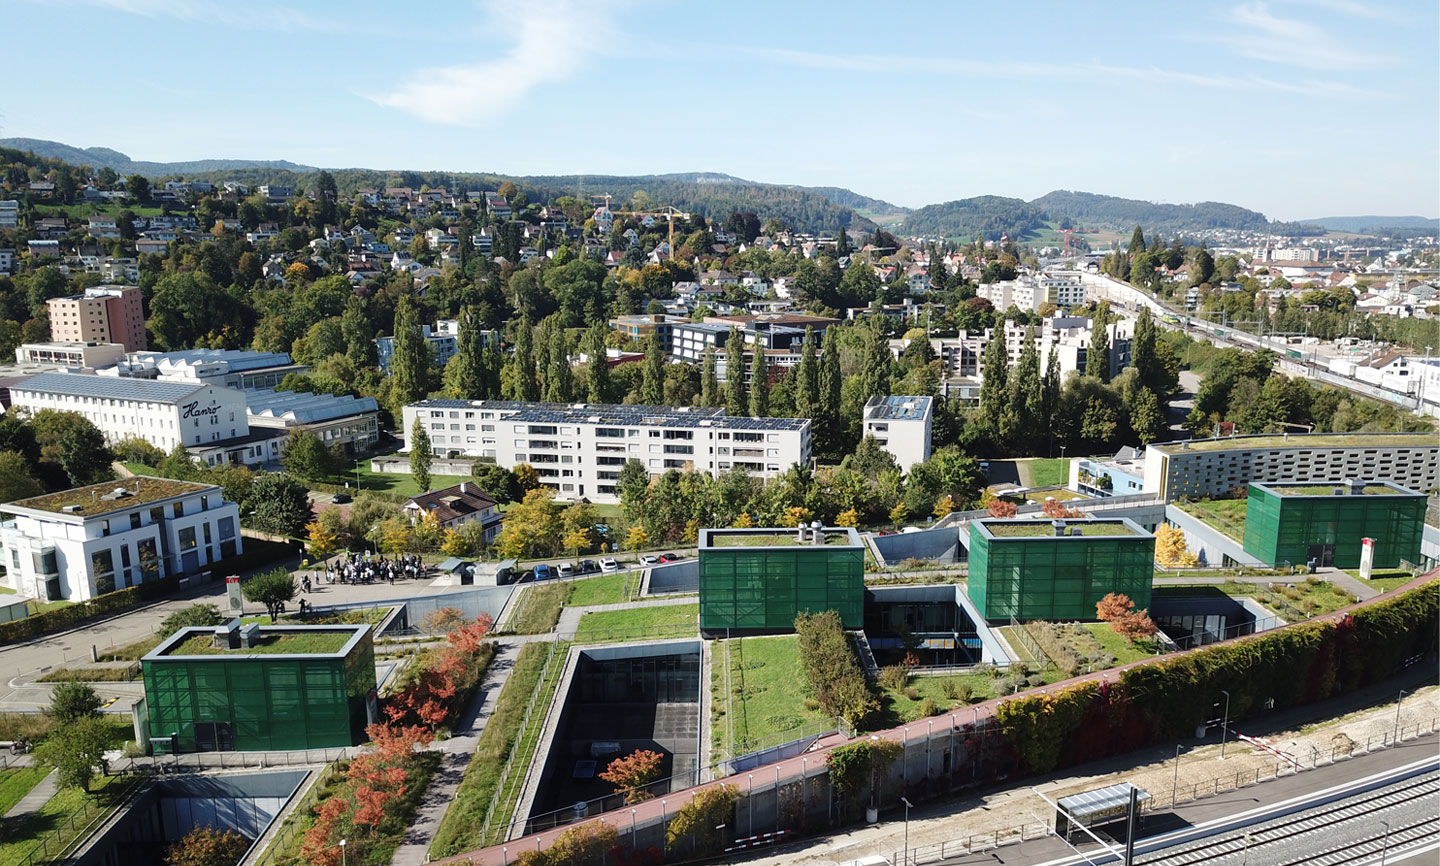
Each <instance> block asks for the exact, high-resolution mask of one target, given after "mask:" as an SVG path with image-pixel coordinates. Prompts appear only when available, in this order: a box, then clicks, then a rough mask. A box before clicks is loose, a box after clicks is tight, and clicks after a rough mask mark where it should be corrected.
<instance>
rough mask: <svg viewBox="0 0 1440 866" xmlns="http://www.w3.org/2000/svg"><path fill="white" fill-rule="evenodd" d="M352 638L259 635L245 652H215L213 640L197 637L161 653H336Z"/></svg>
mask: <svg viewBox="0 0 1440 866" xmlns="http://www.w3.org/2000/svg"><path fill="white" fill-rule="evenodd" d="M351 637H353V635H352V634H349V633H336V632H321V633H318V634H272V635H262V636H261V638H260V641H259V642H258V643H257V644H256V645H255V646H253V647H250V648H249V649H235V650H232V649H216V648H215V646H214V643H213V642H214V636H213V635H208V634H198V635H195V636H194V637H191V638H187V639H186V640H185V642H184V643H181V644H180V645H179V646H176V647H175V648H174V649H172V650H169V651H167V652H166V653H165V655H166V656H214V655H271V654H279V653H296V654H317V653H325V654H330V653H337V652H339V651H340V650H341V648H342V647H344V646H345V644H346V643H347V642H348V641H349V640H350V638H351Z"/></svg>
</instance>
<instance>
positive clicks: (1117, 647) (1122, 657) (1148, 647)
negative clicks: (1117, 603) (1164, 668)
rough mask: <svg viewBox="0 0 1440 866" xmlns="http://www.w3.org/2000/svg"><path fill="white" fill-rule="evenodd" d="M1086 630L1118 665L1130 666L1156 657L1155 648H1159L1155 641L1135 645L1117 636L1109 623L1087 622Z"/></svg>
mask: <svg viewBox="0 0 1440 866" xmlns="http://www.w3.org/2000/svg"><path fill="white" fill-rule="evenodd" d="M1085 630H1086V631H1088V632H1090V634H1091V635H1092V636H1094V638H1095V639H1096V640H1097V641H1099V642H1100V645H1101V646H1103V647H1104V648H1105V651H1106V652H1108V653H1110V655H1112V656H1114V657H1115V664H1117V665H1128V664H1130V663H1131V662H1138V661H1143V660H1145V659H1148V658H1153V657H1154V656H1155V647H1156V646H1157V642H1156V641H1155V640H1153V639H1152V640H1146V641H1143V642H1141V643H1139V644H1133V643H1131V642H1130V641H1128V640H1126V639H1125V638H1123V637H1121V636H1120V635H1118V634H1116V633H1115V630H1114V629H1113V628H1111V627H1110V623H1108V622H1087V623H1085Z"/></svg>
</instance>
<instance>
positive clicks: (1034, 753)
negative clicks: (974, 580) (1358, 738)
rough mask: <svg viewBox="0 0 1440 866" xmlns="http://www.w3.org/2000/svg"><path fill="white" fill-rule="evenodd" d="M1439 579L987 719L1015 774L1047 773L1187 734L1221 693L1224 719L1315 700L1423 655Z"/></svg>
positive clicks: (1439, 602) (1027, 701) (1031, 700)
mask: <svg viewBox="0 0 1440 866" xmlns="http://www.w3.org/2000/svg"><path fill="white" fill-rule="evenodd" d="M1437 615H1440V582H1437V581H1431V582H1430V583H1427V584H1425V585H1424V586H1420V587H1417V588H1415V589H1412V590H1410V591H1409V592H1406V593H1403V594H1401V595H1398V596H1396V597H1395V598H1392V599H1387V600H1385V601H1381V602H1377V603H1375V604H1371V605H1367V606H1365V607H1361V608H1358V609H1356V610H1355V611H1353V612H1352V613H1351V614H1350V615H1348V616H1346V617H1344V618H1342V619H1340V620H1339V621H1336V622H1330V621H1317V622H1307V623H1300V624H1297V625H1292V626H1287V627H1284V628H1279V629H1275V630H1273V631H1267V632H1263V633H1261V634H1258V635H1254V636H1253V637H1249V638H1245V639H1242V640H1238V641H1234V642H1231V643H1226V644H1217V645H1215V646H1212V647H1209V648H1206V649H1199V650H1194V651H1191V652H1187V653H1184V654H1182V655H1178V656H1175V657H1173V658H1167V659H1162V660H1159V661H1155V662H1149V663H1146V664H1142V665H1137V666H1135V667H1132V668H1129V669H1127V670H1125V671H1123V672H1122V673H1121V674H1120V677H1119V681H1118V682H1114V683H1100V682H1094V681H1091V682H1085V683H1079V684H1077V685H1073V686H1070V687H1069V688H1063V689H1060V690H1057V691H1052V692H1051V693H1050V694H1040V695H1027V696H1025V697H1020V698H1016V699H1013V700H1009V701H1006V702H1004V703H1002V704H1001V705H1000V706H999V707H998V708H997V710H996V713H995V717H996V720H997V721H998V722H999V723H1000V729H1001V731H1002V733H1004V735H1005V736H1006V738H1007V739H1008V740H1009V741H1010V744H1011V745H1012V746H1013V748H1014V749H1015V752H1016V754H1017V756H1018V760H1019V762H1020V764H1021V765H1022V768H1023V769H1027V770H1030V771H1032V772H1037V773H1043V772H1048V771H1050V770H1052V769H1055V768H1057V767H1065V766H1071V765H1074V764H1080V763H1084V762H1086V761H1091V760H1095V759H1096V758H1103V757H1105V756H1107V755H1111V754H1117V753H1120V752H1126V751H1130V750H1132V749H1135V748H1137V747H1139V746H1142V745H1145V744H1147V743H1152V742H1159V741H1166V742H1168V741H1171V740H1175V739H1180V738H1185V737H1188V736H1190V735H1191V734H1192V733H1193V732H1194V730H1195V728H1196V727H1197V726H1198V725H1200V724H1201V723H1203V722H1204V721H1206V720H1207V719H1210V718H1213V717H1214V715H1215V712H1216V711H1215V709H1214V704H1215V702H1216V701H1220V700H1223V698H1224V696H1223V695H1222V694H1221V692H1222V690H1225V691H1229V693H1230V698H1229V700H1230V718H1232V719H1243V718H1245V717H1247V716H1250V715H1253V714H1255V713H1257V712H1261V711H1263V710H1267V709H1275V710H1283V709H1287V708H1289V707H1295V706H1301V705H1304V704H1309V703H1313V702H1315V701H1320V700H1324V699H1325V698H1328V697H1331V696H1332V695H1335V694H1339V693H1342V692H1349V691H1353V690H1355V689H1357V688H1361V687H1364V686H1367V685H1369V684H1371V683H1375V682H1379V681H1381V680H1384V679H1386V678H1387V677H1389V676H1391V675H1392V674H1394V673H1395V672H1396V670H1397V669H1398V668H1399V667H1400V665H1401V663H1402V662H1404V661H1405V660H1406V659H1407V658H1411V657H1414V656H1416V655H1421V654H1425V653H1428V652H1432V651H1433V650H1434V648H1435V645H1436V640H1437V638H1440V634H1437V624H1436V622H1437Z"/></svg>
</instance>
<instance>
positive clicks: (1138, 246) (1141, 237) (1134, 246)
mask: <svg viewBox="0 0 1440 866" xmlns="http://www.w3.org/2000/svg"><path fill="white" fill-rule="evenodd" d="M1127 252H1128V253H1129V254H1130V258H1131V259H1132V260H1133V259H1134V258H1135V257H1136V256H1138V255H1140V254H1141V253H1143V252H1145V233H1144V232H1142V231H1141V230H1140V227H1139V226H1136V227H1135V231H1133V232H1131V234H1130V248H1129V249H1128V250H1127Z"/></svg>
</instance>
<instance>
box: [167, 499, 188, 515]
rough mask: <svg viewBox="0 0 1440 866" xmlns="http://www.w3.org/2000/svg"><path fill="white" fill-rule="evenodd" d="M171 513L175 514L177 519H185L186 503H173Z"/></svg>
mask: <svg viewBox="0 0 1440 866" xmlns="http://www.w3.org/2000/svg"><path fill="white" fill-rule="evenodd" d="M170 512H171V513H172V514H174V515H175V516H176V517H184V516H185V503H183V502H176V503H173V504H172V505H171V506H170Z"/></svg>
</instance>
